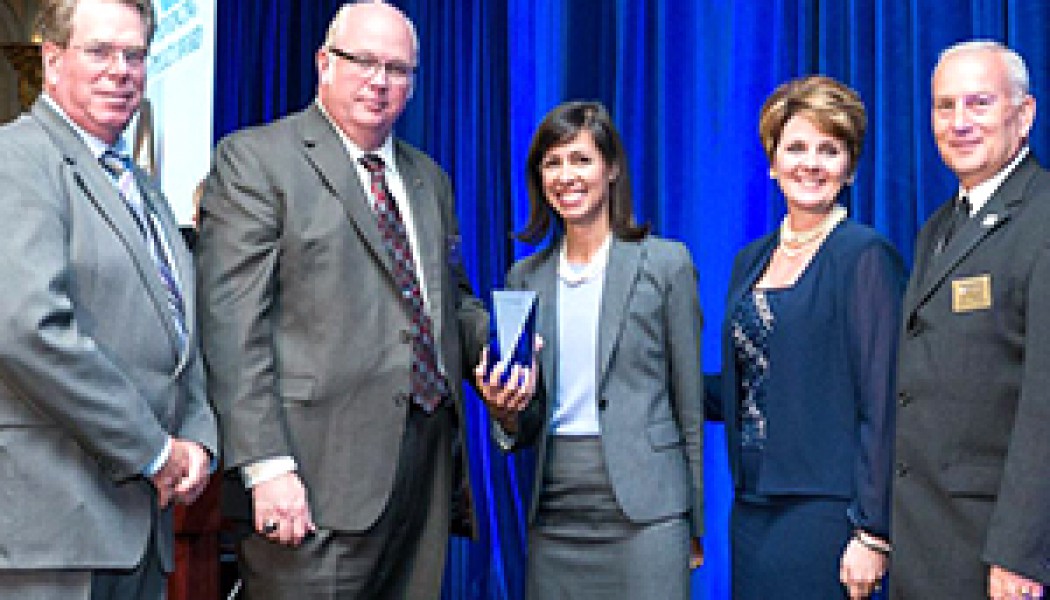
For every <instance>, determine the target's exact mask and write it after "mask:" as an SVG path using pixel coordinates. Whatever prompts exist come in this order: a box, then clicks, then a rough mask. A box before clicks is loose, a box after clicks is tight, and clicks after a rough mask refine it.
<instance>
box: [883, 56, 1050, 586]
mask: <svg viewBox="0 0 1050 600" xmlns="http://www.w3.org/2000/svg"><path fill="white" fill-rule="evenodd" d="M1034 118H1035V100H1034V99H1033V98H1032V97H1031V96H1030V95H1029V94H1028V72H1027V69H1026V67H1025V65H1024V62H1023V60H1022V59H1021V58H1020V56H1018V55H1017V54H1016V53H1015V52H1013V51H1011V50H1009V49H1008V48H1005V47H1003V46H1001V45H1000V44H998V43H994V42H967V43H962V44H959V45H956V46H953V47H951V48H949V49H948V50H946V51H944V53H942V55H941V57H940V60H939V62H938V64H937V67H936V68H935V70H934V74H933V110H932V120H933V132H934V136H935V138H936V141H937V146H938V148H939V150H940V153H941V156H942V158H943V159H944V162H945V163H946V164H947V165H948V167H949V168H950V169H951V170H952V171H953V172H954V173H955V174H956V176H957V177H958V178H959V191H958V193H957V194H956V197H955V198H954V199H953V200H952V201H951V202H949V203H946V204H945V205H944V206H942V207H941V208H940V209H938V210H937V211H936V212H935V213H934V214H933V216H932V217H931V218H930V220H929V222H928V223H927V224H926V225H925V226H924V227H923V229H922V231H921V232H920V234H919V238H918V241H917V243H916V252H915V269H914V272H913V273H912V277H911V281H910V282H909V285H908V290H907V292H906V295H905V299H904V313H903V315H904V326H903V330H902V333H901V341H900V353H899V361H900V363H899V369H898V417H897V442H896V461H897V464H896V480H895V482H894V493H893V517H892V518H893V540H892V541H893V545H894V552H893V565H892V567H891V571H890V581H891V585H892V590H891V596H892V597H893V598H898V599H908V600H911V599H917V598H952V599H953V600H966V599H970V598H973V599H977V598H987V597H990V598H992V599H993V600H1000V599H1007V598H1011V599H1012V598H1041V597H1043V593H1044V588H1045V586H1046V585H1047V584H1048V583H1050V476H1048V471H1047V468H1048V465H1050V435H1047V430H1048V427H1050V174H1048V173H1047V172H1046V171H1045V170H1043V168H1042V167H1040V166H1039V164H1038V163H1037V162H1036V159H1035V157H1034V156H1032V154H1031V152H1030V151H1029V148H1028V134H1029V131H1030V130H1031V127H1032V122H1033V120H1034Z"/></svg>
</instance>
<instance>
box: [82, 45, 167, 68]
mask: <svg viewBox="0 0 1050 600" xmlns="http://www.w3.org/2000/svg"><path fill="white" fill-rule="evenodd" d="M69 47H70V48H74V49H76V50H80V51H81V52H83V53H84V56H86V57H87V59H88V62H90V63H91V64H93V65H95V66H97V67H108V66H109V65H111V64H113V61H114V59H116V58H117V56H120V57H121V58H123V59H124V64H126V65H127V66H128V68H131V69H141V68H142V67H144V66H146V55H147V54H148V53H149V51H148V50H147V49H146V48H143V47H141V46H116V45H113V44H107V43H104V42H103V43H95V44H78V45H70V46H69Z"/></svg>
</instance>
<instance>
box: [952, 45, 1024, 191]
mask: <svg viewBox="0 0 1050 600" xmlns="http://www.w3.org/2000/svg"><path fill="white" fill-rule="evenodd" d="M1034 116H1035V100H1034V99H1032V97H1031V96H1027V95H1024V96H1022V95H1021V94H1020V93H1019V91H1018V90H1016V89H1014V87H1013V86H1012V85H1011V83H1010V80H1009V78H1008V76H1007V70H1006V65H1005V63H1004V62H1003V59H1002V58H1001V56H1000V55H999V54H998V53H997V52H995V51H992V50H984V51H973V52H963V53H959V54H956V55H952V56H949V57H947V58H945V59H944V60H943V61H942V62H941V64H940V65H939V66H938V67H937V70H936V71H935V72H934V76H933V111H932V123H933V135H934V138H935V139H936V140H937V149H938V150H939V151H940V153H941V157H942V158H943V159H944V162H945V164H946V165H948V168H950V169H951V170H952V171H953V172H954V173H955V174H956V176H958V178H959V182H960V183H961V184H962V185H963V187H965V188H967V189H969V188H972V187H973V186H975V185H977V184H979V183H982V182H984V181H987V180H988V179H990V178H992V177H993V176H994V175H995V174H996V173H998V172H999V171H1000V170H1002V169H1003V167H1005V166H1006V165H1007V164H1008V163H1009V162H1010V160H1011V159H1012V158H1013V157H1014V155H1015V154H1017V151H1018V149H1020V147H1021V145H1022V144H1023V143H1024V140H1025V139H1026V138H1027V137H1028V132H1029V130H1030V129H1031V127H1032V120H1033V118H1034Z"/></svg>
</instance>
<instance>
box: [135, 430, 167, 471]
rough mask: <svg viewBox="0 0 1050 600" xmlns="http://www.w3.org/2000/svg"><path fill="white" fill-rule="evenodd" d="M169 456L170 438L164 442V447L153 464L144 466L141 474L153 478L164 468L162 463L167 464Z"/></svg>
mask: <svg viewBox="0 0 1050 600" xmlns="http://www.w3.org/2000/svg"><path fill="white" fill-rule="evenodd" d="M169 456H171V436H168V438H167V439H165V440H164V447H163V448H161V450H160V454H158V455H157V457H156V458H154V459H153V462H151V463H150V464H148V465H146V468H145V469H142V474H143V475H145V476H146V477H147V478H150V477H153V476H154V475H156V474H157V471H160V468H161V467H163V466H164V463H166V462H168V457H169Z"/></svg>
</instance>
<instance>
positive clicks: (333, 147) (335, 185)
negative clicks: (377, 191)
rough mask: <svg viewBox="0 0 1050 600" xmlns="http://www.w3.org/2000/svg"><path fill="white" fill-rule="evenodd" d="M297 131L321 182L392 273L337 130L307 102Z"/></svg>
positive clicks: (376, 225)
mask: <svg viewBox="0 0 1050 600" xmlns="http://www.w3.org/2000/svg"><path fill="white" fill-rule="evenodd" d="M300 134H301V136H302V144H303V151H304V152H305V154H306V159H307V161H308V162H309V163H310V164H312V165H313V167H314V169H316V171H317V174H318V176H319V177H320V178H321V180H322V182H323V183H324V184H325V185H326V186H327V187H328V188H329V189H330V190H331V191H332V193H333V194H335V196H336V197H337V198H339V201H340V202H342V203H343V208H344V209H345V210H346V215H347V217H348V218H349V220H350V224H351V225H352V226H353V227H354V228H355V229H356V230H357V233H358V235H360V236H361V239H362V240H364V243H365V246H366V247H367V248H368V249H369V250H370V251H371V253H372V255H373V257H375V260H376V262H378V263H379V264H381V265H383V268H384V269H386V271H387V273H391V274H392V273H393V272H394V265H393V262H392V261H391V260H390V255H389V254H388V253H387V251H386V246H384V245H383V236H382V234H380V232H379V225H378V224H377V223H376V218H375V213H374V212H373V211H372V207H371V205H370V204H369V202H368V196H367V194H366V193H365V190H364V188H363V187H362V186H361V180H360V179H359V178H358V176H357V172H356V171H355V170H354V166H353V165H352V164H350V157H349V155H348V154H347V152H346V147H345V146H343V142H342V140H341V139H339V134H338V133H336V131H335V130H334V129H333V128H332V125H331V124H330V123H329V122H328V121H327V120H326V119H325V118H324V116H323V115H322V114H321V112H320V111H319V110H318V108H317V106H316V105H311V106H310V108H308V109H307V110H306V111H304V112H303V113H302V119H301V120H300Z"/></svg>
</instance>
